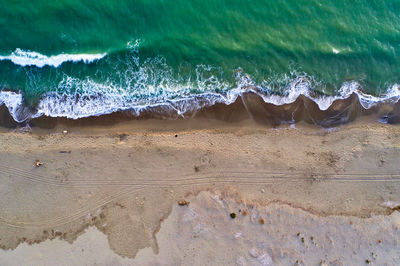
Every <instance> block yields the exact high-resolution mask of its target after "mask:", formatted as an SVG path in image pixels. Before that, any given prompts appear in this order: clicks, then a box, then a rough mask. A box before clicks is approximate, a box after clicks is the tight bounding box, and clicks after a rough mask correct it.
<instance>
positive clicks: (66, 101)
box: [0, 73, 400, 126]
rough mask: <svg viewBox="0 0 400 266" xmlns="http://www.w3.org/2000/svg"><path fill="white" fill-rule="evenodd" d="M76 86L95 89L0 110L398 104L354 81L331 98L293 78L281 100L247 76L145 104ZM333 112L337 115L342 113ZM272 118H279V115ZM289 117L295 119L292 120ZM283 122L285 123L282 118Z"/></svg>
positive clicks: (60, 112) (176, 113) (27, 115)
mask: <svg viewBox="0 0 400 266" xmlns="http://www.w3.org/2000/svg"><path fill="white" fill-rule="evenodd" d="M75 82H76V81H75ZM80 82H83V83H84V84H80V86H81V87H82V86H87V87H91V88H93V87H94V88H95V89H91V90H90V92H89V93H75V94H65V93H64V94H58V93H56V92H52V93H48V94H46V95H44V96H43V97H42V98H41V100H40V102H39V104H38V105H37V106H36V107H35V108H31V107H27V106H26V105H25V104H24V101H23V96H22V95H21V94H20V93H16V92H11V91H1V92H0V105H3V104H4V105H5V106H6V107H7V109H8V111H9V113H10V115H11V116H12V117H13V119H14V120H15V121H16V122H24V121H26V120H29V119H32V118H37V117H40V116H43V115H44V116H48V117H65V118H70V119H78V118H84V117H91V116H100V115H105V114H110V113H114V112H119V111H124V112H129V113H130V114H131V115H132V116H136V117H139V116H141V115H142V114H143V113H146V114H148V113H149V112H154V113H157V112H158V113H160V110H162V111H161V113H162V114H161V115H159V116H158V117H160V116H161V117H162V118H178V117H184V118H187V117H192V116H193V115H194V114H196V112H198V111H200V110H202V109H204V108H207V107H212V106H214V105H217V104H223V105H226V106H229V105H231V104H233V103H235V102H237V101H240V100H241V101H242V103H243V104H244V107H245V108H246V109H247V111H248V112H253V113H254V111H252V110H255V107H254V105H262V104H271V105H273V106H277V107H279V106H288V105H291V104H295V103H296V102H298V101H299V99H300V98H301V99H308V100H310V101H311V102H312V103H313V104H314V105H315V106H317V107H316V110H317V111H318V112H325V111H327V110H328V111H329V109H330V108H331V107H332V106H333V105H334V104H335V102H337V101H346V100H348V99H350V98H351V97H353V98H356V99H357V100H358V101H357V102H358V103H359V105H360V106H361V107H362V108H363V109H370V108H372V107H374V106H377V105H381V104H395V103H397V102H398V101H399V99H400V86H399V85H397V84H395V85H393V86H391V87H390V88H389V89H388V90H387V92H386V94H385V95H382V96H380V97H377V96H372V95H369V94H366V93H364V92H363V91H362V87H361V85H360V84H359V83H357V82H355V81H352V82H345V83H343V84H342V86H341V88H340V90H339V92H338V94H337V95H335V96H326V95H316V94H315V92H313V90H312V89H311V86H312V84H311V80H310V78H308V77H307V76H300V77H296V78H294V79H293V80H292V81H291V83H290V86H289V87H288V88H287V89H286V90H285V92H284V93H283V95H277V94H272V93H268V92H266V91H265V89H263V88H262V87H260V86H258V85H257V84H255V83H254V82H253V81H252V80H251V79H250V78H249V77H248V76H247V75H245V74H242V73H239V77H238V79H237V84H236V88H234V89H230V90H227V91H225V92H220V93H217V92H204V93H199V94H191V93H187V94H183V95H182V94H181V95H180V96H177V95H176V94H174V93H176V92H179V93H182V90H176V89H171V88H170V89H169V90H165V91H166V92H164V93H163V94H162V95H159V96H155V97H153V98H151V99H150V100H149V98H146V99H142V98H140V97H139V98H137V97H132V95H131V94H128V93H126V94H124V93H121V90H118V88H113V89H110V88H109V87H108V86H105V85H102V84H96V83H95V82H94V81H91V80H85V81H80ZM71 83H74V80H73V79H68V78H67V79H66V80H64V81H63V82H62V86H64V87H65V86H68V84H71ZM220 85H221V84H220ZM249 95H250V96H251V95H255V96H257V97H258V98H260V99H262V102H263V103H262V102H261V101H259V100H256V101H254V98H253V100H251V101H250V100H249V99H250V98H251V97H250V98H249ZM303 101H304V100H303ZM249 105H253V106H249ZM296 108H297V107H296ZM289 109H290V108H289ZM293 110H295V109H293ZM257 112H258V111H257ZM293 112H295V111H293ZM337 112H339V113H340V112H342V110H339V111H337ZM275 114H276V115H278V116H281V114H280V113H275ZM250 116H251V115H250ZM293 116H294V114H293V115H292V117H293ZM331 118H332V117H330V119H331ZM340 119H341V120H340ZM340 119H339V120H340V121H341V122H346V121H344V120H343V119H342V118H340ZM282 120H285V119H284V118H282ZM286 120H290V119H286ZM339 120H338V121H339ZM321 121H322V120H321ZM283 122H284V121H283ZM289 122H290V121H289ZM322 123H324V122H319V124H322ZM326 125H327V126H329V125H330V124H329V123H327V124H326Z"/></svg>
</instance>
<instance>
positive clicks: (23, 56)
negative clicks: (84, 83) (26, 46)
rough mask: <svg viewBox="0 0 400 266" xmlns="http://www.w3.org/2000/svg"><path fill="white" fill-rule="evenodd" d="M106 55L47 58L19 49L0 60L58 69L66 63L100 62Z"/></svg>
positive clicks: (53, 56) (64, 55) (54, 56)
mask: <svg viewBox="0 0 400 266" xmlns="http://www.w3.org/2000/svg"><path fill="white" fill-rule="evenodd" d="M106 55H107V54H106V53H102V54H58V55H52V56H46V55H43V54H40V53H38V52H32V51H24V50H21V49H19V48H17V49H16V50H15V51H14V52H12V53H11V54H10V55H6V56H3V55H0V60H10V61H11V62H13V63H14V64H16V65H20V66H37V67H43V66H46V65H48V66H53V67H58V66H60V65H61V64H62V63H64V62H79V61H83V62H85V63H91V62H93V61H95V60H99V59H101V58H103V57H104V56H106Z"/></svg>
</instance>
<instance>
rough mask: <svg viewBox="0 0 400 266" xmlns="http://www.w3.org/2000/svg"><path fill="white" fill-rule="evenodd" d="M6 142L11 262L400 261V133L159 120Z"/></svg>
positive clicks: (19, 136)
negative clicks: (232, 214)
mask: <svg viewBox="0 0 400 266" xmlns="http://www.w3.org/2000/svg"><path fill="white" fill-rule="evenodd" d="M64 129H66V130H68V134H63V133H62V130H64ZM0 144H1V145H0V195H1V200H0V244H1V247H2V248H3V249H5V250H7V251H4V252H1V253H0V262H4V263H2V264H5V263H7V264H12V263H11V262H14V264H25V263H24V262H25V261H24V260H23V259H26V258H30V259H31V262H32V264H40V263H42V264H46V265H47V264H52V262H53V263H55V264H57V263H58V264H61V265H62V264H63V261H64V259H65V260H67V259H68V256H77V258H79V259H78V261H79V262H80V263H82V264H89V265H90V264H94V263H98V264H107V263H108V264H138V265H143V264H148V265H153V264H156V263H159V264H161V265H171V264H184V265H187V264H192V263H193V262H194V263H196V264H201V263H203V264H208V265H221V264H234V263H237V264H242V265H253V264H262V263H264V264H265V265H268V263H272V264H278V265H287V264H294V263H296V260H297V261H298V262H299V263H306V265H315V264H319V263H321V262H324V261H325V262H326V263H338V265H340V263H343V264H344V265H347V264H348V262H351V261H352V260H353V261H354V262H355V263H354V264H361V265H362V264H365V263H366V260H368V261H369V260H370V261H371V262H373V263H377V264H381V263H384V262H387V264H388V265H395V262H396V261H398V260H399V253H398V251H397V249H398V244H397V242H398V239H399V231H398V229H399V218H398V217H399V215H398V213H397V212H396V211H394V212H393V210H392V209H390V208H389V207H392V208H396V206H397V204H396V202H400V193H399V192H400V182H398V181H399V180H400V164H399V163H400V159H399V158H400V157H399V155H400V128H399V127H398V126H390V125H381V124H377V123H364V122H362V121H360V122H358V123H354V124H351V125H347V126H344V127H342V128H339V129H335V130H330V131H327V130H323V129H317V128H310V127H308V126H305V125H301V124H300V125H297V126H296V128H290V127H282V128H275V129H271V128H266V127H262V126H258V125H255V124H253V123H251V122H249V121H245V122H241V123H233V124H229V123H224V122H217V121H213V120H202V119H192V120H189V121H159V120H156V121H154V120H147V121H134V122H132V123H123V124H115V125H113V126H108V127H101V126H98V127H96V126H91V127H70V128H65V127H63V126H59V127H57V128H55V129H54V130H52V131H51V132H49V131H43V130H40V129H34V130H33V133H20V132H9V131H4V132H2V133H0ZM35 160H40V161H41V162H42V163H43V165H42V166H40V167H35V166H34V162H35ZM199 193H200V194H199ZM181 199H186V200H188V201H190V204H189V206H178V205H177V201H178V200H181ZM385 204H386V205H385ZM388 205H390V206H389V207H388ZM239 209H241V210H242V209H246V210H247V211H248V215H247V216H246V217H242V216H241V214H239V212H238V211H239ZM233 211H234V212H235V213H236V214H237V217H236V218H235V219H231V218H230V217H229V213H230V212H233ZM171 212H172V213H171ZM261 216H262V217H264V218H265V224H264V225H261V224H260V223H259V221H258V220H259V217H261ZM90 226H91V227H90ZM88 227H90V229H88V230H89V231H87V232H86V233H85V234H83V235H81V234H82V233H83V232H84V231H85V229H87V228H88ZM93 227H96V228H97V230H99V231H100V232H101V233H100V232H98V231H97V230H95V229H94V228H93ZM297 233H300V235H299V236H297ZM103 234H104V235H103ZM80 235H81V236H80ZM105 236H106V237H107V240H108V241H107V242H106V241H105ZM311 236H313V237H314V241H313V240H311ZM78 237H79V238H78ZM303 237H304V243H303V241H302V240H301V239H302V238H303ZM47 239H55V240H53V241H49V240H47ZM57 239H61V240H62V241H61V240H57ZM96 239H98V240H96ZM46 240H47V241H46ZM64 240H66V241H68V242H70V243H73V244H72V245H70V244H68V245H66V243H67V242H65V241H64ZM379 240H381V243H379V242H378V241H379ZM42 241H45V242H42ZM73 241H75V242H73ZM37 242H42V243H41V244H35V245H32V246H28V245H26V243H37ZM92 242H96V244H93V245H91V244H90V243H92ZM313 242H315V243H313ZM21 243H24V244H21ZM18 245H20V246H18ZM67 246H68V247H67ZM93 247H98V248H96V249H95V250H94V251H93V252H94V253H96V252H97V253H99V252H100V251H101V252H102V254H101V255H99V256H96V255H95V254H93V252H92V253H91V248H93ZM108 247H109V248H110V249H111V250H112V252H113V253H110V250H108ZM15 248H16V249H15ZM8 249H15V250H13V251H10V250H8ZM82 249H83V250H84V252H83V253H82V254H84V255H82V254H81V255H77V254H78V251H79V250H82ZM92 250H93V249H92ZM372 253H373V255H372ZM38 254H41V256H39V255H38ZM54 254H57V256H55V255H54ZM22 255H23V256H22ZM121 256H122V257H124V258H122V257H121ZM52 258H53V259H52ZM35 262H37V263H35ZM66 264H68V263H66Z"/></svg>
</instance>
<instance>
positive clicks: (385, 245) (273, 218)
mask: <svg viewBox="0 0 400 266" xmlns="http://www.w3.org/2000/svg"><path fill="white" fill-rule="evenodd" d="M188 200H190V204H189V206H185V207H180V206H177V205H175V206H174V208H173V210H172V212H171V214H170V215H169V217H168V218H167V219H166V220H165V221H163V223H162V226H161V229H160V231H159V232H158V233H157V234H156V238H157V242H158V245H159V252H158V254H155V253H154V252H153V250H152V249H151V248H145V249H142V250H141V251H139V252H138V254H137V255H136V257H135V258H134V259H129V258H122V257H120V256H118V255H117V254H115V253H113V252H112V251H111V250H110V249H109V246H108V241H107V237H106V235H104V234H103V233H101V232H99V231H98V230H96V229H95V228H93V227H90V228H89V229H87V230H86V231H85V233H84V234H82V235H81V236H79V237H78V238H77V240H76V241H74V243H73V244H68V243H67V242H65V241H62V240H58V239H54V240H46V241H45V242H43V243H40V244H36V245H27V244H26V243H24V244H21V245H20V246H18V247H17V248H16V249H15V250H13V251H11V252H7V251H1V250H0V263H1V264H2V265H38V264H41V265H55V264H56V265H80V264H85V265H95V264H101V265H366V264H368V263H367V262H368V261H369V262H370V263H373V264H374V265H396V264H397V262H398V261H400V249H399V240H400V231H399V229H400V213H399V212H397V211H395V212H394V213H392V214H391V215H389V216H381V215H380V216H374V217H372V218H362V219H360V218H357V217H348V216H327V217H320V216H317V215H313V214H310V213H308V212H305V211H303V210H300V209H295V208H292V207H289V206H287V205H284V204H276V203H272V204H269V205H267V206H265V207H261V206H255V205H249V204H246V203H237V202H235V201H233V200H231V199H226V198H224V197H222V196H221V194H220V193H217V194H211V193H209V192H201V193H200V194H199V195H198V196H196V197H189V198H188ZM230 212H235V213H236V214H237V216H236V218H235V219H232V218H230V215H229V214H230ZM243 214H245V215H243ZM260 219H263V221H264V224H263V223H261V222H260ZM127 237H132V238H135V236H127Z"/></svg>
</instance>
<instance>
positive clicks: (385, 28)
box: [0, 0, 400, 106]
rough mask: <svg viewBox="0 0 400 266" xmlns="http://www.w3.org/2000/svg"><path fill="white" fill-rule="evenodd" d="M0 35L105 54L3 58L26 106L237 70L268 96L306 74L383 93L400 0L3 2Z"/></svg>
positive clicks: (218, 83) (397, 51)
mask: <svg viewBox="0 0 400 266" xmlns="http://www.w3.org/2000/svg"><path fill="white" fill-rule="evenodd" d="M0 36H1V38H0V55H2V56H9V55H10V54H11V53H13V52H14V51H15V50H16V49H17V48H19V49H22V50H24V51H31V52H33V51H34V52H38V53H41V54H43V55H46V56H52V55H59V54H82V53H84V54H96V53H107V56H105V57H104V58H102V59H100V60H98V61H94V62H92V63H83V62H65V63H63V64H61V65H60V66H58V67H54V66H51V65H50V66H49V65H48V66H44V67H37V66H34V65H32V66H21V65H18V64H15V63H13V62H12V61H10V60H2V61H0V86H1V88H2V89H7V90H14V91H19V92H21V93H22V94H23V95H24V97H25V102H26V103H27V104H30V105H32V106H35V105H36V104H37V103H38V101H39V100H40V98H41V97H43V95H45V94H48V93H49V92H56V93H57V94H63V93H65V94H69V95H72V94H75V93H78V94H81V95H88V96H90V95H95V94H101V95H109V96H110V97H114V96H116V95H118V96H121V95H122V98H121V97H120V98H118V101H121V99H122V100H126V101H129V102H130V103H131V104H132V105H134V104H142V105H143V104H152V103H157V102H162V101H166V100H168V99H177V98H180V97H187V96H190V95H192V94H199V93H204V92H217V93H223V92H225V91H228V90H231V89H233V88H235V87H237V84H238V80H237V77H236V78H235V73H237V72H238V69H241V70H242V72H241V73H245V74H247V75H248V76H249V78H251V80H252V81H253V82H254V84H256V85H258V86H259V87H260V88H262V90H264V91H265V93H268V94H271V93H272V94H275V93H278V94H285V90H286V89H287V86H288V84H289V83H290V82H291V81H292V80H293V79H294V78H295V77H296V76H298V75H303V73H305V74H306V75H307V76H308V77H309V78H310V79H312V80H313V82H312V88H311V89H312V90H314V91H316V92H319V93H323V94H329V95H332V94H336V93H337V91H338V90H339V89H340V87H341V85H342V84H343V83H344V82H346V81H356V82H358V83H360V84H361V85H362V87H363V89H364V90H365V92H367V93H369V94H373V95H378V96H379V95H381V94H383V93H384V92H385V91H386V90H387V89H388V87H390V86H392V85H393V84H396V83H398V82H399V79H400V61H399V59H400V1H389V0H379V1H374V0H371V1H366V0H354V1H344V0H335V1H333V0H331V1H328V0H327V1H316V0H296V1H294V0H293V1H289V0H286V1H283V0H275V1H273V0H258V1H243V0H241V1H239V0H230V1H228V0H136V1H132V0H130V1H128V0H119V1H115V0H102V1H89V0H68V1H67V0H58V1H48V0H33V1H18V0H0ZM135 43H136V45H134V44H135ZM105 104H107V103H105Z"/></svg>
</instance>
